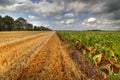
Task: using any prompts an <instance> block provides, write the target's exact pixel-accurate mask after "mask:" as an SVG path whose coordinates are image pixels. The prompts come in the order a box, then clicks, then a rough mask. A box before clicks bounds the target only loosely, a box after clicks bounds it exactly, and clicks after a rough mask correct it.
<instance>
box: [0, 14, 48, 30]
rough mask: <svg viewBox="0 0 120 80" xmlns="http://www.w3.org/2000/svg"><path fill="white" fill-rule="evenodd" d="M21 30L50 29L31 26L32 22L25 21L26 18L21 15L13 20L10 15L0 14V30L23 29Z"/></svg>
mask: <svg viewBox="0 0 120 80" xmlns="http://www.w3.org/2000/svg"><path fill="white" fill-rule="evenodd" d="M23 30H27V31H33V30H35V31H50V29H48V28H45V27H43V26H41V27H39V26H38V27H37V26H35V27H33V25H32V24H30V23H27V20H25V19H24V18H21V17H20V18H18V19H16V20H14V19H13V18H12V17H10V16H5V17H2V16H0V31H23Z"/></svg>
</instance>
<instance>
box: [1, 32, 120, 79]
mask: <svg viewBox="0 0 120 80" xmlns="http://www.w3.org/2000/svg"><path fill="white" fill-rule="evenodd" d="M0 80H120V32H99V31H93V32H92V31H88V32H87V31H84V32H78V31H58V32H55V31H11V32H0Z"/></svg>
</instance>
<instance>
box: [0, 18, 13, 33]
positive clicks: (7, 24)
mask: <svg viewBox="0 0 120 80" xmlns="http://www.w3.org/2000/svg"><path fill="white" fill-rule="evenodd" d="M2 21H3V26H2V27H3V29H4V30H9V31H11V30H12V29H13V23H14V19H13V18H12V17H10V16H5V17H3V20H2Z"/></svg>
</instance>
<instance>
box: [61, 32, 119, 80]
mask: <svg viewBox="0 0 120 80" xmlns="http://www.w3.org/2000/svg"><path fill="white" fill-rule="evenodd" d="M59 34H60V35H61V36H63V38H64V39H66V40H67V41H68V42H69V43H70V44H71V45H73V46H76V47H77V48H78V49H79V50H81V51H82V52H83V54H84V56H85V57H86V58H88V59H89V60H90V62H91V63H92V64H94V65H96V67H98V71H100V72H102V73H104V75H105V76H104V77H106V78H107V77H108V78H109V79H110V80H119V79H120V32H106V31H104V32H101V31H82V32H80V31H60V32H59Z"/></svg>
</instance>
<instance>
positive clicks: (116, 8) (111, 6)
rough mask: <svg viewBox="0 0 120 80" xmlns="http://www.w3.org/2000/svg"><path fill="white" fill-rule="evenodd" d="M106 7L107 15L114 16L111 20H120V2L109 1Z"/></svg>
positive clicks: (118, 0)
mask: <svg viewBox="0 0 120 80" xmlns="http://www.w3.org/2000/svg"><path fill="white" fill-rule="evenodd" d="M104 7H105V9H104V12H105V13H108V14H109V13H112V14H113V16H111V19H114V20H120V0H107V2H106V4H105V5H104Z"/></svg>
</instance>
